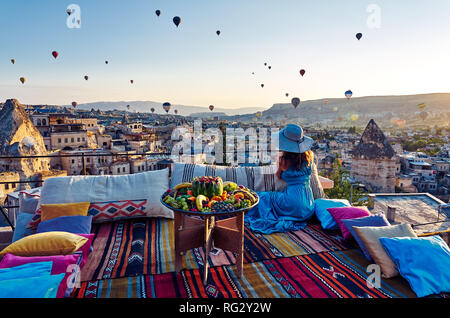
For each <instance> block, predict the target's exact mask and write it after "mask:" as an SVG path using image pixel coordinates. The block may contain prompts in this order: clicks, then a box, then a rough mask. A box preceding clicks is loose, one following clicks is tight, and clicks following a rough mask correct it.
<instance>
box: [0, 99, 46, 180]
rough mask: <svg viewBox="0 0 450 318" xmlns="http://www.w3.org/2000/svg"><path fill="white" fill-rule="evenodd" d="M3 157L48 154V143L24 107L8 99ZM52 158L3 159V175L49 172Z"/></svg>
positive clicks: (1, 133)
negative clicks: (10, 172) (9, 173)
mask: <svg viewBox="0 0 450 318" xmlns="http://www.w3.org/2000/svg"><path fill="white" fill-rule="evenodd" d="M0 154H1V155H3V156H38V155H47V150H46V148H45V145H44V140H43V138H42V135H41V134H40V132H39V131H38V130H37V129H36V127H35V126H34V124H33V122H32V121H31V119H30V117H29V116H28V114H27V113H26V111H25V109H24V107H23V106H22V105H21V104H20V103H19V101H18V100H16V99H8V100H7V101H6V102H5V104H4V105H3V108H2V110H1V111H0ZM48 168H49V159H46V158H34V159H15V158H12V159H6V158H2V159H0V172H2V171H17V172H20V173H23V174H24V175H25V176H31V175H33V174H35V173H36V172H40V171H44V170H48Z"/></svg>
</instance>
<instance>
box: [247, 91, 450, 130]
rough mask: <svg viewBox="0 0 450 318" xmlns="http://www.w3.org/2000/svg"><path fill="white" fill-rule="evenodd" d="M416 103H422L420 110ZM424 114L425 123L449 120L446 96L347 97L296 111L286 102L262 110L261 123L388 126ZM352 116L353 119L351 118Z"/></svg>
mask: <svg viewBox="0 0 450 318" xmlns="http://www.w3.org/2000/svg"><path fill="white" fill-rule="evenodd" d="M419 104H425V108H424V109H423V110H422V109H420V108H419ZM421 112H426V116H427V117H426V121H430V120H433V121H434V120H443V121H444V122H445V121H447V122H448V121H449V119H450V93H436V94H420V95H399V96H367V97H356V98H351V99H350V100H348V99H347V98H330V99H319V100H310V101H302V102H301V103H300V105H299V106H298V107H297V108H294V107H293V105H292V104H290V103H282V104H274V105H273V106H272V107H271V108H269V109H267V110H265V111H263V112H262V113H263V116H262V118H261V119H262V120H264V119H272V120H283V119H287V120H292V119H296V120H298V121H300V122H302V123H308V122H311V123H328V124H329V123H331V124H332V123H333V122H336V123H337V122H341V123H346V122H347V123H355V125H366V124H367V122H368V121H369V120H370V119H375V120H376V121H377V123H380V122H381V123H385V124H386V123H389V122H391V121H392V120H396V119H405V120H406V121H407V122H412V121H414V122H417V123H420V122H424V121H425V120H424V119H423V118H421V117H420V113H421ZM254 116H255V114H248V115H246V117H248V118H244V119H249V120H251V119H253V117H254ZM352 116H353V117H352Z"/></svg>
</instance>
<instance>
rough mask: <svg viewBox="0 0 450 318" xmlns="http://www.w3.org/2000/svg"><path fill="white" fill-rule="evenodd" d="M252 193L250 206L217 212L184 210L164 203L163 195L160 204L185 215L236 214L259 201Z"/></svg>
mask: <svg viewBox="0 0 450 318" xmlns="http://www.w3.org/2000/svg"><path fill="white" fill-rule="evenodd" d="M252 194H253V195H254V196H256V202H255V203H254V204H252V205H251V206H248V207H246V208H242V209H239V210H233V211H218V212H210V211H208V212H200V211H197V212H194V211H186V210H183V209H176V208H174V207H172V206H171V205H169V204H167V203H165V202H164V201H163V197H161V199H160V201H161V203H162V205H164V206H165V207H166V208H168V209H170V210H172V211H173V212H176V213H182V214H186V215H197V216H220V215H236V214H239V213H245V212H247V211H248V210H250V209H252V208H254V207H255V206H257V205H258V203H259V196H258V195H257V194H256V193H254V192H252Z"/></svg>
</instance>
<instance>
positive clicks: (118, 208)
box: [88, 199, 147, 223]
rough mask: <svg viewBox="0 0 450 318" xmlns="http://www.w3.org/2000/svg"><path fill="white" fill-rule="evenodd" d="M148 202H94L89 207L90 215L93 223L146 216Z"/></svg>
mask: <svg viewBox="0 0 450 318" xmlns="http://www.w3.org/2000/svg"><path fill="white" fill-rule="evenodd" d="M146 204H147V200H145V199H144V200H124V201H108V202H93V203H91V205H90V206H89V210H88V215H92V222H93V223H103V222H111V221H114V220H120V219H126V218H136V217H143V216H146V213H145V211H144V210H145V205H146Z"/></svg>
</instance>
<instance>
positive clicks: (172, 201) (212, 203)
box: [161, 176, 259, 214]
mask: <svg viewBox="0 0 450 318" xmlns="http://www.w3.org/2000/svg"><path fill="white" fill-rule="evenodd" d="M161 202H162V204H163V205H165V206H166V207H167V208H169V209H171V210H173V211H180V212H185V213H188V214H207V213H209V214H231V213H235V212H241V211H246V210H249V209H251V208H252V207H254V206H256V205H257V204H258V203H259V197H258V195H257V194H256V193H255V192H253V191H251V190H250V189H248V188H246V187H244V186H242V185H237V184H236V183H234V182H231V181H226V182H224V181H223V180H222V178H220V177H207V176H204V177H197V178H194V179H193V180H192V182H184V183H181V184H178V185H176V186H175V187H174V188H173V189H168V190H167V191H166V192H165V193H164V194H163V195H162V197H161Z"/></svg>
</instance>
